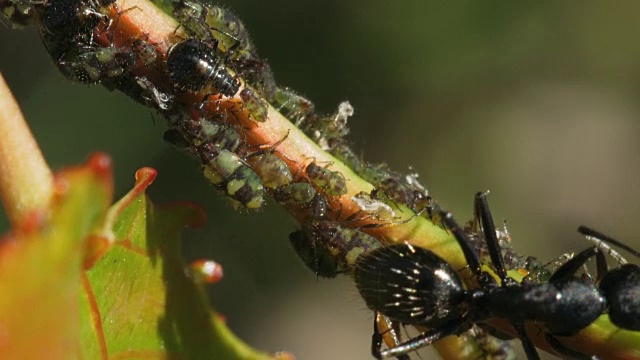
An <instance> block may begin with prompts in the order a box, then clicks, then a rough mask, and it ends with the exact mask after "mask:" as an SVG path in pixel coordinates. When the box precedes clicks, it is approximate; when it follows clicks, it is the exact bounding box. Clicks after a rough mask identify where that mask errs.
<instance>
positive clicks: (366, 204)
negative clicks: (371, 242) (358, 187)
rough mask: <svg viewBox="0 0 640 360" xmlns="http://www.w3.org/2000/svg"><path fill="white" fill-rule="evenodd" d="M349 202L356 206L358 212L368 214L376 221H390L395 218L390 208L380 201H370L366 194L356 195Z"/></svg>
mask: <svg viewBox="0 0 640 360" xmlns="http://www.w3.org/2000/svg"><path fill="white" fill-rule="evenodd" d="M351 200H352V201H353V202H354V203H355V204H356V205H358V207H359V208H360V211H362V212H363V213H366V214H370V215H371V216H373V217H374V218H376V219H381V220H383V219H386V220H390V219H392V218H394V217H395V216H396V213H395V211H393V209H392V208H391V206H389V205H387V204H386V203H384V202H382V201H380V200H376V199H372V198H371V196H370V195H369V194H367V193H362V192H361V193H358V194H356V195H355V196H354V197H352V198H351Z"/></svg>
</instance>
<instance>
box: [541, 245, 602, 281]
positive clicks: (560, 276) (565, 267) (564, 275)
mask: <svg viewBox="0 0 640 360" xmlns="http://www.w3.org/2000/svg"><path fill="white" fill-rule="evenodd" d="M594 256H595V257H596V262H597V263H598V264H597V267H598V278H600V277H601V276H604V274H603V273H600V271H601V269H606V266H607V265H606V261H607V260H606V259H605V257H604V254H603V253H602V251H600V250H599V249H598V247H597V246H592V247H590V248H588V249H586V250H583V251H581V252H580V253H578V254H577V255H575V256H574V257H573V258H571V259H570V260H569V261H567V262H566V263H564V264H562V266H560V267H559V268H558V269H557V270H556V271H555V272H554V273H553V275H551V278H549V282H554V281H562V280H567V279H569V278H570V277H572V276H573V275H574V274H575V273H576V272H577V271H578V269H580V267H581V266H582V265H584V264H585V263H586V262H587V260H589V259H591V258H592V257H594ZM605 273H606V271H605Z"/></svg>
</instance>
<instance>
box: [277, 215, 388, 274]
mask: <svg viewBox="0 0 640 360" xmlns="http://www.w3.org/2000/svg"><path fill="white" fill-rule="evenodd" d="M289 240H290V241H291V244H292V246H293V248H294V250H295V251H296V253H297V254H298V256H299V257H300V258H301V259H302V261H303V262H304V263H305V265H306V266H307V267H308V268H309V269H311V270H312V271H314V272H315V273H316V275H318V276H320V277H325V278H334V277H336V276H337V275H338V274H343V273H350V272H352V271H353V266H354V263H355V261H356V259H357V258H358V256H359V255H360V254H362V253H364V252H367V251H371V250H373V249H376V248H378V247H380V242H378V239H376V238H375V237H373V236H371V235H369V234H367V233H365V232H363V231H360V230H357V229H351V228H348V227H345V226H342V225H341V224H340V223H339V222H336V221H330V220H316V219H310V220H309V221H306V222H305V224H304V225H303V228H302V230H299V231H295V232H293V233H291V235H289Z"/></svg>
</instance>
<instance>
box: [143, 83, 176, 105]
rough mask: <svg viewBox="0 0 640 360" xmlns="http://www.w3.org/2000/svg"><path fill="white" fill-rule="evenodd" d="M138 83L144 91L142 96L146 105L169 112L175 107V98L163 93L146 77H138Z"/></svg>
mask: <svg viewBox="0 0 640 360" xmlns="http://www.w3.org/2000/svg"><path fill="white" fill-rule="evenodd" d="M136 83H138V86H139V87H140V89H142V91H141V95H140V96H141V97H142V98H143V99H144V100H145V102H146V105H153V107H156V108H158V109H160V110H169V109H171V107H173V98H174V96H173V95H170V94H169V93H167V92H164V91H161V90H160V89H159V88H158V87H157V86H156V85H155V84H153V83H152V82H151V81H149V79H147V78H146V77H144V76H140V77H136Z"/></svg>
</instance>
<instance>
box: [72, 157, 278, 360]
mask: <svg viewBox="0 0 640 360" xmlns="http://www.w3.org/2000/svg"><path fill="white" fill-rule="evenodd" d="M155 176H156V172H155V170H153V169H149V168H144V169H141V170H139V171H138V172H137V174H136V179H137V181H136V186H135V188H134V189H133V190H132V191H131V192H130V193H129V194H128V195H126V196H125V197H124V199H122V200H121V201H120V202H119V203H118V204H116V205H115V206H114V210H113V211H112V213H111V214H110V220H109V221H112V224H113V231H114V234H115V239H117V240H115V242H114V243H113V246H112V247H111V248H110V249H108V251H107V252H106V253H105V254H104V255H103V256H102V257H100V258H99V259H97V260H90V261H88V263H90V264H91V263H94V262H95V264H93V266H92V267H91V268H90V269H89V270H87V272H86V274H85V275H84V277H83V281H82V284H83V285H82V286H83V289H84V291H83V292H82V296H81V307H82V308H81V319H82V321H81V324H82V325H81V341H82V344H83V349H82V357H83V358H88V359H99V358H102V359H107V358H108V359H140V358H144V359H164V358H171V359H271V358H272V357H271V356H269V355H267V354H263V353H259V352H257V351H255V350H253V349H251V348H250V347H248V346H247V345H246V344H244V343H243V342H242V341H240V340H239V339H237V338H236V337H235V336H234V335H233V334H232V333H231V332H230V331H229V330H228V329H227V327H226V326H225V325H224V322H223V320H221V318H220V317H219V316H217V315H216V314H215V313H214V312H213V311H212V309H211V308H210V306H209V302H208V299H207V297H206V295H205V293H204V291H203V287H202V285H201V284H198V283H196V282H195V281H193V280H192V279H193V278H194V277H192V276H188V274H189V272H188V271H185V264H184V263H183V260H182V257H181V251H180V240H179V234H180V231H181V230H182V229H183V228H184V227H185V226H197V225H199V224H202V223H203V222H204V218H205V215H204V212H203V210H201V209H200V208H199V207H196V206H194V205H192V204H187V203H178V204H173V205H170V206H156V205H154V204H153V203H151V201H150V200H149V199H148V198H147V196H146V195H145V194H144V191H145V189H146V188H147V187H148V186H149V185H150V184H151V182H153V180H154V178H155ZM104 237H106V238H108V237H109V234H106V235H105V236H104ZM94 248H96V249H100V248H102V246H96V247H94ZM90 258H91V256H90ZM283 356H287V355H286V354H285V355H283Z"/></svg>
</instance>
